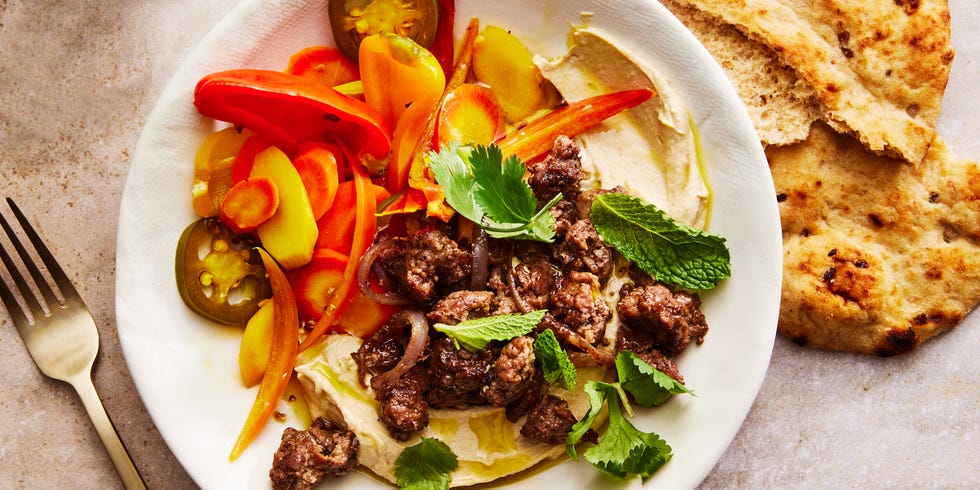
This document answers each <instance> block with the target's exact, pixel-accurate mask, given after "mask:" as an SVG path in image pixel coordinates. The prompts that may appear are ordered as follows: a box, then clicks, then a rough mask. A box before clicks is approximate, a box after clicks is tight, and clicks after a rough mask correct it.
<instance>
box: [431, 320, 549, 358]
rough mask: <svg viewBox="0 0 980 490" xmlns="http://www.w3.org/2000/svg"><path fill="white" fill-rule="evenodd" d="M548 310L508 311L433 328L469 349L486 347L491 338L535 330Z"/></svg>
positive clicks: (503, 338)
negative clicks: (522, 312) (502, 313)
mask: <svg viewBox="0 0 980 490" xmlns="http://www.w3.org/2000/svg"><path fill="white" fill-rule="evenodd" d="M547 312H548V310H535V311H532V312H529V313H524V314H521V313H508V314H504V315H494V316H488V317H485V318H474V319H472V320H465V321H462V322H459V323H457V324H456V325H447V324H445V323H436V324H435V325H433V327H432V328H435V329H436V330H438V331H440V332H442V333H444V334H446V335H448V336H449V337H450V338H452V339H453V341H455V342H456V343H457V344H461V345H462V346H463V347H465V348H466V349H468V350H480V349H483V348H486V346H487V344H488V343H489V342H490V341H491V340H510V339H512V338H514V337H520V336H521V335H527V334H528V333H531V331H532V330H534V327H536V326H537V325H538V324H539V323H541V319H542V318H544V314H545V313H547Z"/></svg>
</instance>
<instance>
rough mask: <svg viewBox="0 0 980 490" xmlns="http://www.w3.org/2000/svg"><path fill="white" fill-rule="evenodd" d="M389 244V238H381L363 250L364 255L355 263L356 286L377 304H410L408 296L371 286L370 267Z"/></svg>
mask: <svg viewBox="0 0 980 490" xmlns="http://www.w3.org/2000/svg"><path fill="white" fill-rule="evenodd" d="M389 246H391V240H382V241H379V242H375V243H373V244H371V246H370V247H368V249H367V250H365V251H364V255H362V256H361V260H360V261H359V262H358V263H357V287H358V288H359V289H360V290H361V294H363V295H364V296H366V297H367V298H368V299H370V300H371V301H374V302H375V303H378V304H382V305H407V304H411V301H409V299H408V298H406V297H404V296H402V295H401V294H398V293H397V292H395V291H387V292H384V293H379V292H377V291H375V290H374V289H373V288H371V282H370V277H371V268H372V266H373V265H374V262H375V261H376V260H377V259H378V256H380V255H381V252H383V251H384V250H385V249H386V248H387V247H389Z"/></svg>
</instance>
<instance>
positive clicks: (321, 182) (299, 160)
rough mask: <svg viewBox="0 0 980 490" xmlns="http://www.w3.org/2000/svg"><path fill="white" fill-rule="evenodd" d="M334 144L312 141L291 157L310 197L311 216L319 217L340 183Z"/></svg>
mask: <svg viewBox="0 0 980 490" xmlns="http://www.w3.org/2000/svg"><path fill="white" fill-rule="evenodd" d="M337 151H339V150H338V149H337V148H336V147H335V146H333V145H328V144H325V143H314V144H309V145H305V146H304V147H301V148H300V153H299V154H298V155H296V158H294V159H293V166H294V167H296V171H297V172H298V173H299V177H300V179H301V180H302V181H303V187H304V188H306V194H307V195H308V196H309V198H310V207H312V208H313V217H314V218H316V219H320V217H322V216H323V213H326V212H327V210H328V209H330V206H332V205H333V202H334V198H335V197H336V195H337V186H338V185H339V184H340V174H339V172H338V170H337V154H336V152H337Z"/></svg>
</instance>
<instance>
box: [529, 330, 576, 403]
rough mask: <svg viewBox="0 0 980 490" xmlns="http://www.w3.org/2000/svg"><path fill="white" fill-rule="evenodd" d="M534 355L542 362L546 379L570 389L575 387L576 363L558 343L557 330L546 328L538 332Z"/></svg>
mask: <svg viewBox="0 0 980 490" xmlns="http://www.w3.org/2000/svg"><path fill="white" fill-rule="evenodd" d="M534 356H535V357H536V358H537V359H538V360H539V361H540V362H541V370H542V371H543V372H544V380H545V381H547V382H548V383H550V384H553V385H558V386H561V387H562V388H565V389H566V390H569V391H571V390H573V389H575V377H576V375H577V373H576V371H575V365H574V364H572V361H571V360H570V359H569V358H568V353H567V352H565V349H562V348H561V345H560V344H558V338H557V337H555V332H552V331H551V330H545V331H543V332H541V333H539V334H538V337H537V338H536V339H534Z"/></svg>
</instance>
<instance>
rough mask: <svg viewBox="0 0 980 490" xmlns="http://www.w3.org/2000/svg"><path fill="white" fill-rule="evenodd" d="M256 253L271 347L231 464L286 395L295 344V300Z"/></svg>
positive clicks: (275, 268)
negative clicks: (269, 312) (266, 289)
mask: <svg viewBox="0 0 980 490" xmlns="http://www.w3.org/2000/svg"><path fill="white" fill-rule="evenodd" d="M258 250H259V256H261V257H262V263H263V264H264V265H265V270H266V274H267V275H268V276H269V283H270V285H271V286H272V301H273V311H274V313H273V315H274V320H273V330H272V345H271V346H270V347H271V351H270V353H269V363H268V364H267V365H266V369H265V374H263V375H262V383H261V384H260V385H259V392H258V394H257V395H256V396H255V403H253V404H252V409H251V410H250V411H249V413H248V418H247V419H246V420H245V426H244V427H242V431H241V433H239V434H238V440H236V441H235V446H234V447H233V448H232V449H231V455H230V456H229V459H230V460H232V461H234V460H236V459H238V457H239V456H241V454H242V453H243V452H244V451H245V449H246V448H247V447H248V445H249V444H251V443H252V441H253V440H254V439H255V437H256V436H257V435H258V434H259V432H261V431H262V427H264V426H265V423H266V422H267V421H268V420H269V417H270V416H271V415H272V412H273V411H274V410H275V409H276V405H277V404H278V403H279V399H280V398H282V395H283V393H285V392H286V385H288V384H289V378H290V377H291V376H292V374H293V366H294V365H295V364H296V352H297V344H298V343H299V314H298V313H297V310H296V298H295V297H294V296H293V290H292V288H291V287H290V285H289V281H288V280H287V279H286V274H285V273H283V271H282V269H280V268H279V265H278V264H276V261H275V260H273V258H272V256H271V255H269V253H268V252H266V251H265V250H262V249H258Z"/></svg>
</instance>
